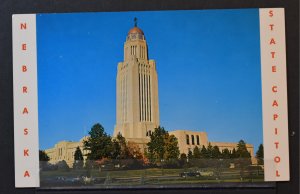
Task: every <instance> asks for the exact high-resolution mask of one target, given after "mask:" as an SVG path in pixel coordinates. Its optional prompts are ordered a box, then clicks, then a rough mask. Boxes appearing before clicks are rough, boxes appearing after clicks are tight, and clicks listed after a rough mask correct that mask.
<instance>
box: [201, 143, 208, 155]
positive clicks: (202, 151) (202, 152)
mask: <svg viewBox="0 0 300 194" xmlns="http://www.w3.org/2000/svg"><path fill="white" fill-rule="evenodd" d="M200 157H201V158H208V157H209V156H208V152H207V149H206V148H205V146H204V145H203V146H202V149H201V151H200Z"/></svg>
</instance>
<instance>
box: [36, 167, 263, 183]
mask: <svg viewBox="0 0 300 194" xmlns="http://www.w3.org/2000/svg"><path fill="white" fill-rule="evenodd" d="M188 170H191V169H162V168H148V169H139V170H111V171H103V170H101V171H100V170H99V169H93V170H91V172H90V173H91V176H92V177H98V178H101V179H102V180H103V182H102V183H97V185H99V187H101V186H105V185H110V186H114V185H116V186H117V185H118V186H134V185H174V184H201V183H227V182H236V183H238V182H263V175H255V171H253V172H254V174H253V175H252V176H249V175H248V177H244V179H243V180H241V179H240V170H239V169H221V170H220V172H221V174H220V175H219V176H205V173H206V174H207V175H208V174H210V172H213V170H214V169H211V168H207V169H201V171H202V172H204V173H203V176H200V177H187V178H182V177H180V176H179V173H181V172H183V171H188ZM86 174H87V171H86V170H84V169H83V170H70V171H42V172H41V181H44V182H45V183H47V180H50V179H53V178H55V177H66V178H74V177H79V176H85V175H86ZM107 180H109V181H107Z"/></svg>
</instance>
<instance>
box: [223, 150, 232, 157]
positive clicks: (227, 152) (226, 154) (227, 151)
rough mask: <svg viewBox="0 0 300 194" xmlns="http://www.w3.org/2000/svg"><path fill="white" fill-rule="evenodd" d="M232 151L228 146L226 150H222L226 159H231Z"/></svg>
mask: <svg viewBox="0 0 300 194" xmlns="http://www.w3.org/2000/svg"><path fill="white" fill-rule="evenodd" d="M230 155H231V154H230V151H229V150H228V148H225V149H224V150H222V158H224V159H229V158H230V157H231V156H230Z"/></svg>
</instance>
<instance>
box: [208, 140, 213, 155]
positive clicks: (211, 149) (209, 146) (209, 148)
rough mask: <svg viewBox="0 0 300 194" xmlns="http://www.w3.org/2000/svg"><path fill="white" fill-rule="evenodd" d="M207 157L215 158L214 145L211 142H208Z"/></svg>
mask: <svg viewBox="0 0 300 194" xmlns="http://www.w3.org/2000/svg"><path fill="white" fill-rule="evenodd" d="M207 158H213V147H212V145H211V144H210V142H209V143H208V146H207Z"/></svg>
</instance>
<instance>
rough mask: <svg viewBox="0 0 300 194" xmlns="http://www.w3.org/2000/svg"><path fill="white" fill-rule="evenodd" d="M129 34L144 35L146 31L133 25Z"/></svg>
mask: <svg viewBox="0 0 300 194" xmlns="http://www.w3.org/2000/svg"><path fill="white" fill-rule="evenodd" d="M129 34H142V35H144V32H143V30H141V29H140V28H138V27H136V26H135V27H133V28H131V29H130V30H129V32H128V35H129Z"/></svg>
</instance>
